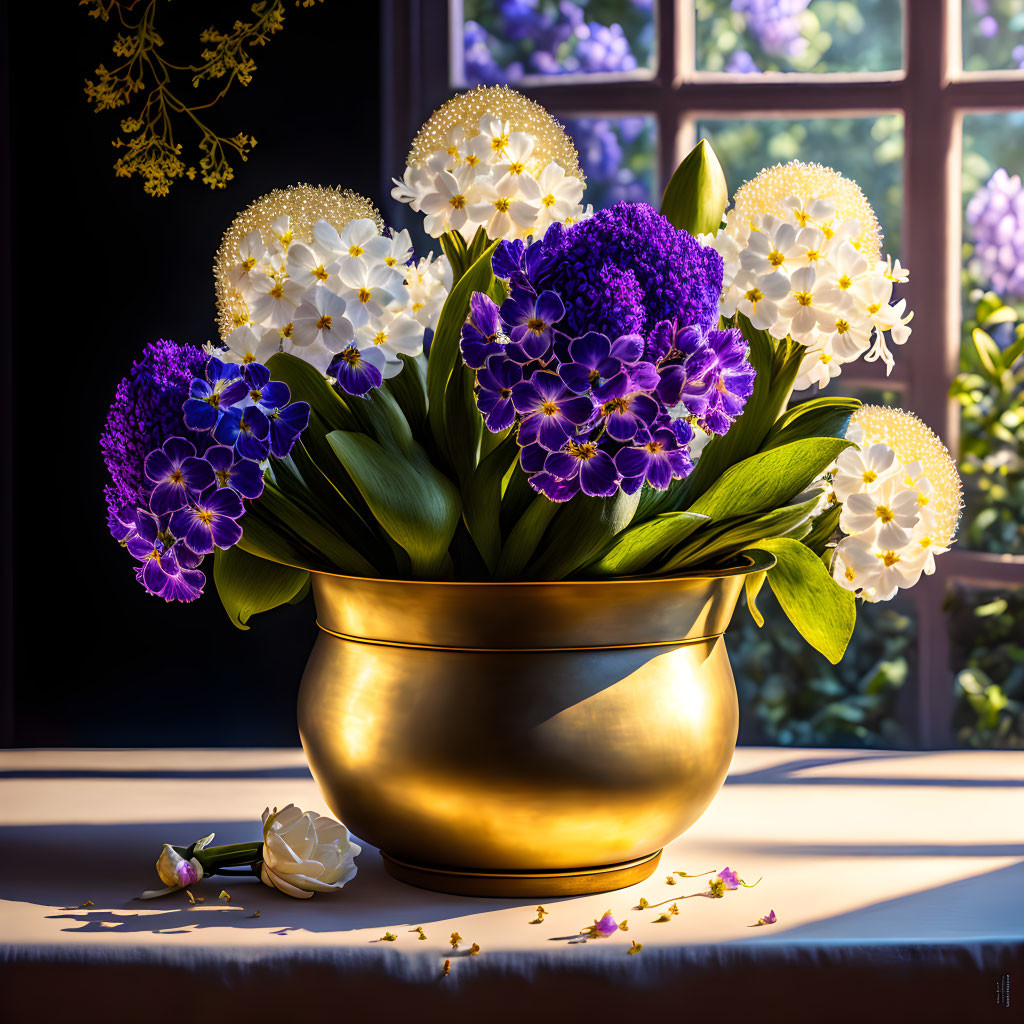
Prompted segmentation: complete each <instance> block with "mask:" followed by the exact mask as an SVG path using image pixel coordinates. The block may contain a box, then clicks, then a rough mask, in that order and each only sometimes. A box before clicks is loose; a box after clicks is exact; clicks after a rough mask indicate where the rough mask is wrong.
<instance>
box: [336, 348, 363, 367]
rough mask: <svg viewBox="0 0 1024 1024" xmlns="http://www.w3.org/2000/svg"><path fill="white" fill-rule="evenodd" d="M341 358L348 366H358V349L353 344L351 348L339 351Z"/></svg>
mask: <svg viewBox="0 0 1024 1024" xmlns="http://www.w3.org/2000/svg"><path fill="white" fill-rule="evenodd" d="M341 358H342V359H344V360H345V362H346V363H348V365H349V366H358V365H359V363H360V359H359V349H357V348H356V347H355V346H354V345H353V346H352V347H351V348H347V349H345V351H344V352H342V353H341Z"/></svg>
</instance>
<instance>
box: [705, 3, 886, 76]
mask: <svg viewBox="0 0 1024 1024" xmlns="http://www.w3.org/2000/svg"><path fill="white" fill-rule="evenodd" d="M901 11H902V5H901V4H900V3H898V2H896V0H838V2H837V0H697V69H698V70H700V71H727V72H732V73H744V74H746V73H750V72H758V71H817V72H829V71H847V72H849V71H894V70H897V69H899V68H900V67H901V66H902V61H903V54H902V45H903V43H902V27H903V26H902V20H903V19H902V16H901Z"/></svg>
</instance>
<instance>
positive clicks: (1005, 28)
mask: <svg viewBox="0 0 1024 1024" xmlns="http://www.w3.org/2000/svg"><path fill="white" fill-rule="evenodd" d="M962 4H963V18H964V24H963V41H964V70H965V71H993V70H997V69H998V70H1005V69H1007V68H1019V69H1024V0H962Z"/></svg>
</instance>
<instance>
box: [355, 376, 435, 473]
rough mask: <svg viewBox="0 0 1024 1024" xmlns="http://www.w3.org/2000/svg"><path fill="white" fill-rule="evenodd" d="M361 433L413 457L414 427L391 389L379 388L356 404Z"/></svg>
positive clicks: (405, 456)
mask: <svg viewBox="0 0 1024 1024" xmlns="http://www.w3.org/2000/svg"><path fill="white" fill-rule="evenodd" d="M353 410H354V411H355V413H356V418H357V419H358V420H359V423H360V427H361V431H360V432H361V433H364V434H366V435H368V436H369V437H371V438H372V439H373V440H375V441H377V442H378V443H379V444H381V445H382V446H383V447H385V448H387V449H388V451H390V452H394V453H395V454H396V455H401V456H402V457H403V458H409V457H410V455H411V453H412V451H413V448H414V446H415V447H419V446H418V445H416V444H415V442H414V441H413V437H412V428H411V427H410V426H409V421H408V420H407V419H406V418H405V414H404V413H403V412H402V409H401V406H400V405H399V404H398V402H397V401H396V399H395V397H394V395H392V394H391V392H390V391H385V390H383V389H382V388H375V389H374V390H372V391H370V392H369V393H368V394H367V395H366V397H365V398H364V399H363V400H362V401H360V402H358V403H356V404H355V405H354V406H353Z"/></svg>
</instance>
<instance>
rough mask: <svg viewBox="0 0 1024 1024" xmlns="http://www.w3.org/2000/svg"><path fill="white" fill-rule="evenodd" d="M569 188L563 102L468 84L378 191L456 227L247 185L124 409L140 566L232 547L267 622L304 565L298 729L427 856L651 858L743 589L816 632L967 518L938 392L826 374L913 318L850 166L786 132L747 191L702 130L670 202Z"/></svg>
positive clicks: (507, 873)
mask: <svg viewBox="0 0 1024 1024" xmlns="http://www.w3.org/2000/svg"><path fill="white" fill-rule="evenodd" d="M584 188H585V178H584V172H583V170H582V169H581V168H580V166H579V163H578V160H577V154H576V151H575V148H574V146H573V143H572V141H571V139H569V137H568V136H567V135H566V134H565V133H564V131H563V130H562V129H561V127H560V126H559V125H558V123H557V122H556V121H555V120H554V119H553V118H552V117H551V116H550V115H549V114H548V113H547V112H546V111H545V110H544V109H543V108H542V107H540V106H538V105H537V104H535V103H533V102H531V101H529V100H527V99H525V98H524V97H522V96H520V95H519V94H518V93H516V92H513V91H512V90H509V89H507V88H502V87H481V88H478V89H475V90H473V91H471V92H468V93H465V94H463V95H461V96H457V97H456V98H454V99H453V100H451V101H450V102H448V103H446V104H445V105H444V106H443V107H441V108H440V109H439V110H438V111H436V112H435V113H434V115H433V116H432V117H431V118H430V120H429V121H428V122H427V123H426V125H424V127H423V129H422V130H421V131H420V133H419V134H418V135H417V137H416V139H415V140H414V142H413V145H412V149H411V151H410V153H409V157H408V166H407V167H406V170H405V172H404V174H403V176H402V178H401V179H396V180H395V189H394V191H393V193H392V195H393V197H394V198H395V199H396V200H398V201H400V202H403V203H407V204H409V205H410V207H411V208H412V210H413V211H415V212H417V213H420V214H422V215H423V217H424V220H423V225H424V228H425V229H426V232H427V234H429V235H430V236H431V237H433V238H438V239H439V243H440V249H441V253H440V254H430V255H427V256H425V257H420V258H417V257H416V256H415V255H414V254H413V252H412V246H411V242H410V236H409V234H408V232H406V231H391V230H388V229H386V228H385V227H384V225H383V224H382V222H381V220H380V217H379V215H378V214H377V212H376V210H375V209H374V207H373V206H372V204H371V203H370V202H369V201H367V200H365V199H363V198H362V197H360V196H357V195H354V194H353V193H351V192H343V191H340V190H338V189H325V188H319V187H310V186H305V185H300V186H297V187H295V188H290V189H285V190H281V191H275V192H273V193H271V194H270V195H268V196H265V197H263V198H262V199H260V200H258V201H256V202H255V203H253V204H252V205H251V206H250V207H248V208H247V209H246V210H245V211H243V212H242V213H241V214H240V215H239V216H238V217H237V218H236V220H235V222H234V223H233V224H232V225H231V227H230V228H229V229H228V231H227V233H226V234H225V236H224V240H223V242H222V244H221V247H220V250H219V252H218V255H217V261H216V269H215V272H216V289H217V301H218V309H219V328H220V336H221V340H220V341H219V342H218V343H216V344H213V345H210V344H208V345H206V346H204V347H202V348H199V347H193V346H190V345H179V344H175V343H172V342H168V341H161V342H159V343H156V344H153V345H150V346H149V347H148V348H147V349H146V351H145V353H144V355H143V358H142V359H141V360H140V361H139V362H137V363H136V364H135V365H134V367H133V369H132V372H131V375H130V376H129V377H128V378H126V379H125V380H124V381H123V382H122V383H121V385H120V387H119V389H118V393H117V397H116V400H115V403H114V405H113V407H112V409H111V413H110V417H109V420H108V423H107V428H106V430H105V432H104V435H103V441H102V444H103V451H104V455H105V458H106V461H107V465H108V468H109V470H110V475H111V482H110V485H109V486H108V488H107V495H106V496H107V505H108V510H109V523H110V528H111V532H112V533H113V535H114V536H115V538H116V539H117V540H118V541H120V542H121V543H122V544H123V545H124V546H125V547H127V549H128V552H129V554H130V555H131V556H132V557H133V558H134V559H135V560H136V562H137V565H136V575H137V577H138V579H139V581H140V582H141V583H142V585H143V586H144V587H145V589H146V590H148V591H149V592H150V593H152V594H155V595H158V596H161V597H163V598H165V599H166V600H180V601H191V600H193V599H195V598H197V597H199V595H200V594H201V593H202V591H203V588H204V585H205V575H204V571H203V569H202V568H200V565H201V563H203V561H204V559H205V558H206V556H208V555H212V567H213V580H214V584H215V587H216V590H217V594H218V596H219V598H220V601H221V603H222V604H223V606H224V608H225V609H226V610H227V612H228V615H229V616H230V618H231V619H232V621H233V622H234V623H235V624H236V625H237V626H240V627H242V628H247V623H248V620H249V619H250V617H251V616H252V615H254V614H256V613H259V612H263V611H267V610H269V609H271V608H274V607H276V606H278V605H281V604H284V603H286V602H292V601H296V600H298V599H300V598H301V597H302V596H303V595H304V594H305V592H306V591H307V589H308V587H309V585H310V581H312V585H313V590H314V596H315V598H316V602H317V611H318V622H319V624H320V626H321V636H320V638H319V639H318V641H317V646H316V648H315V650H314V653H313V655H312V657H311V659H310V663H309V666H308V668H307V672H306V676H305V678H304V681H303V686H302V692H301V694H300V732H301V733H302V738H303V743H304V745H305V747H306V751H307V755H308V756H309V758H310V762H311V766H312V768H313V772H314V775H315V776H316V778H317V780H318V782H319V783H320V785H321V788H322V789H323V790H324V793H325V797H326V798H327V800H328V803H329V804H330V805H331V807H332V808H333V809H334V810H335V811H336V812H337V813H338V814H339V816H340V817H342V818H343V819H344V820H345V821H346V822H347V823H348V824H349V825H350V827H352V828H353V829H354V831H355V832H356V834H357V835H359V836H360V837H361V838H363V839H367V840H369V841H372V842H374V843H376V844H378V845H381V846H382V847H383V848H384V850H385V851H386V853H387V855H388V857H389V861H388V863H389V868H390V869H391V870H392V871H393V873H395V874H397V875H399V877H406V878H408V879H409V880H411V881H415V882H417V884H425V885H433V886H434V887H438V888H448V889H451V890H452V891H472V892H494V891H498V892H515V893H519V892H524V893H525V892H527V891H529V892H531V893H532V892H538V893H540V894H543V893H544V892H550V891H551V885H554V884H555V883H553V882H551V881H550V880H551V879H552V878H555V877H556V876H557V877H562V878H564V877H567V876H572V877H574V878H576V880H577V881H576V882H575V883H574V884H577V885H582V884H585V885H588V886H590V887H591V888H593V887H594V886H596V887H598V888H601V887H604V888H611V887H614V886H615V885H618V884H626V883H627V881H633V880H636V878H637V877H643V876H644V874H646V873H649V871H651V870H653V869H654V866H655V864H656V857H657V853H658V850H659V848H660V845H661V844H662V843H664V842H665V841H667V840H668V839H669V838H672V836H674V835H675V834H678V832H680V831H682V829H683V828H685V827H687V825H689V824H690V823H691V822H692V821H693V820H695V818H696V817H697V816H698V815H699V814H700V813H701V811H702V810H703V809H704V807H705V806H706V805H707V803H708V802H709V801H710V799H711V798H712V797H713V796H714V793H715V792H716V791H717V789H718V787H719V785H720V784H721V782H722V780H723V778H724V774H725V770H726V768H727V766H728V760H729V757H730V756H731V753H732V747H733V745H734V743H735V739H736V714H737V712H736V697H735V691H734V688H733V682H732V678H731V675H730V674H729V670H728V662H727V659H726V656H725V648H724V641H723V640H722V638H721V634H722V632H724V629H725V626H726V625H727V623H728V621H729V618H730V616H731V614H732V611H733V608H734V606H735V603H736V601H737V599H738V597H739V595H740V593H741V591H743V590H745V592H746V602H747V607H748V609H749V611H750V614H751V615H752V616H753V617H754V618H755V620H756V621H758V623H759V624H760V622H761V619H760V615H759V612H758V610H757V604H756V599H757V595H758V593H759V591H760V589H761V587H762V586H763V584H764V583H765V581H767V583H768V584H769V586H770V587H771V589H772V591H773V592H774V593H775V595H776V596H777V598H778V600H779V603H780V605H781V607H782V608H783V610H784V611H785V613H786V615H787V616H788V617H789V619H790V621H791V622H792V623H793V625H794V626H795V628H796V629H797V630H798V631H799V632H800V633H801V635H802V636H803V637H804V638H805V639H806V640H807V641H808V642H809V643H810V644H812V645H813V646H814V647H815V648H816V649H817V650H819V651H820V652H821V653H822V654H824V655H825V656H826V657H828V658H829V659H830V660H831V661H833V662H835V661H838V660H839V659H840V658H841V657H842V655H843V652H844V650H845V648H846V645H847V642H848V640H849V638H850V634H851V632H852V629H853V625H854V619H855V614H856V598H857V597H860V598H861V599H863V600H869V601H877V600H887V599H889V598H891V597H892V596H893V595H894V594H895V593H896V591H897V589H899V588H900V587H907V586H910V585H912V584H913V583H915V582H916V581H917V580H918V579H919V578H920V576H921V574H922V573H930V572H932V571H934V558H935V556H936V555H937V554H940V553H941V552H943V551H945V550H946V549H947V548H948V547H949V545H950V544H951V543H952V540H953V536H954V533H955V530H956V525H957V521H958V517H959V511H960V504H961V500H960V482H959V479H958V477H957V474H956V471H955V468H954V466H953V463H952V461H951V460H950V458H949V456H948V454H947V453H946V450H945V448H944V447H943V446H942V444H941V442H940V441H939V440H938V439H937V438H936V437H935V436H934V435H933V434H932V433H931V432H930V431H929V430H928V428H927V427H926V426H924V425H923V424H922V423H921V422H920V421H919V420H917V419H916V418H915V417H914V416H912V415H911V414H908V413H904V412H901V411H899V410H896V409H889V408H883V407H863V406H861V404H860V403H859V402H858V401H857V400H855V399H852V398H846V397H830V396H828V395H827V394H816V395H813V397H811V396H810V395H808V394H807V392H808V391H809V389H812V388H816V389H817V390H818V391H819V392H820V391H823V390H824V389H825V388H826V387H827V385H829V384H830V382H831V381H832V380H833V379H834V378H835V377H836V375H837V374H838V373H839V372H840V370H841V367H842V366H843V365H844V364H845V363H847V362H850V361H852V360H854V359H857V358H859V357H861V356H863V357H864V358H865V359H867V360H883V361H884V362H885V363H886V364H887V366H889V367H891V365H892V362H893V354H892V346H899V345H902V344H904V343H905V342H906V341H907V339H908V337H909V335H910V328H909V326H908V322H909V321H910V319H911V315H910V314H909V313H908V312H907V311H906V308H905V307H906V303H905V300H902V299H900V300H899V301H894V295H893V293H894V288H895V286H896V285H897V284H899V283H901V282H903V281H905V280H906V279H907V273H906V271H905V270H904V269H903V268H902V267H901V266H900V264H899V261H898V260H897V261H895V262H894V261H892V260H891V259H890V258H888V257H884V256H883V251H882V247H881V246H882V239H881V233H880V230H879V225H878V222H877V220H876V218H875V216H874V214H873V212H872V210H871V208H870V206H869V204H868V203H867V201H866V199H865V198H864V196H863V194H862V193H861V191H860V189H859V188H858V187H857V186H856V184H854V183H853V182H852V181H849V180H847V179H845V178H843V177H841V176H840V175H839V174H837V173H836V172H834V171H832V170H830V169H829V168H825V167H821V166H819V165H816V164H802V163H797V162H794V163H790V164H787V165H784V166H778V167H773V168H768V169H766V170H764V171H762V172H761V173H760V174H759V175H757V177H755V178H754V179H753V181H751V182H748V183H746V184H744V185H743V186H742V187H740V188H739V189H738V190H737V191H736V193H735V194H734V196H733V201H732V206H731V208H730V209H729V211H728V212H727V213H726V206H727V204H728V198H729V197H728V192H727V189H726V185H725V181H724V177H723V175H722V172H721V168H720V166H719V164H718V162H717V159H716V158H715V156H714V153H713V152H712V150H711V148H710V146H709V145H708V144H707V143H706V142H702V143H701V144H699V145H698V146H697V148H696V149H694V151H693V152H692V153H691V154H690V155H689V156H688V157H687V158H686V160H684V161H683V163H682V164H681V165H680V167H679V168H678V170H677V171H676V173H675V175H674V176H673V178H672V180H671V181H670V183H669V185H668V187H667V189H666V191H665V195H664V199H663V201H662V206H661V210H660V212H659V211H656V210H654V209H653V208H652V207H651V206H649V205H647V204H644V203H618V204H616V205H615V206H613V207H611V208H609V209H604V210H598V211H593V210H592V209H591V208H590V207H584V206H583V205H582V202H583V196H584ZM812 394H813V393H812ZM208 564H209V563H207V565H208ZM623 652H630V654H629V656H628V657H627V655H626V654H624V653H623ZM385 764H387V765H389V767H388V768H387V769H385V768H384V765H385ZM655 768H657V771H655ZM563 796H564V798H565V799H561V797H563ZM581 797H582V798H583V799H582V800H581V799H580V798H581ZM666 801H674V805H677V806H678V810H677V811H676V813H674V814H670V815H665V814H661V816H660V818H659V816H658V814H657V813H655V810H654V808H655V807H656V806H664V805H665V802H666ZM595 808H596V809H595ZM654 818H658V821H657V822H656V823H654V824H652V821H653V819H654ZM471 822H472V823H473V824H474V826H475V827H474V828H471V829H468V830H467V828H466V826H467V825H468V824H469V823H471ZM541 822H545V824H544V825H541V824H540V823H541ZM602 822H605V824H606V829H605V832H602V828H601V827H600V826H601V823H602ZM460 833H461V834H460ZM456 869H457V870H456ZM432 872H433V873H432ZM616 872H619V873H618V874H616ZM623 872H625V873H623ZM638 872H639V874H638ZM442 875H443V877H442ZM456 875H457V876H458V877H459V878H460V879H461V881H460V883H459V885H460V886H461V888H459V887H457V886H455V883H453V881H452V878H453V877H455V876H456ZM541 877H543V878H546V879H548V882H547V883H541V882H538V879H539V878H541ZM498 878H500V879H501V882H500V884H499V883H498V882H495V881H494V880H495V879H498ZM527 878H528V879H530V880H532V881H526V882H524V881H523V880H524V879H527ZM581 878H585V879H587V880H588V881H586V882H585V883H582V882H580V881H579V879H581ZM467 879H468V881H467ZM481 879H485V880H484V881H481ZM486 879H489V880H490V881H487V880H486ZM524 885H525V886H526V888H523V886H524ZM516 886H519V887H518V888H517V887H516ZM545 886H547V888H545ZM556 889H557V885H556ZM557 891H564V890H561V889H558V890H557ZM574 891H581V890H580V889H579V888H577V889H576V890H574Z"/></svg>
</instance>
